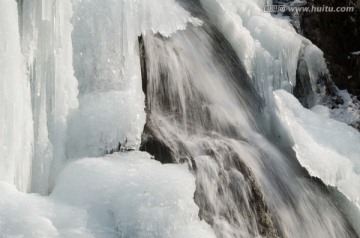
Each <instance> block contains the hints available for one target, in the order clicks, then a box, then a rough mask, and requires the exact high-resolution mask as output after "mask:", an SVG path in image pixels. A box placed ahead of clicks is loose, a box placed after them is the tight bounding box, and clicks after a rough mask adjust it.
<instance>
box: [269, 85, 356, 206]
mask: <svg viewBox="0 0 360 238" xmlns="http://www.w3.org/2000/svg"><path fill="white" fill-rule="evenodd" d="M274 94H275V99H276V105H277V107H278V112H277V113H278V115H279V118H280V119H281V121H282V125H284V127H285V128H286V129H287V131H288V133H289V134H290V136H291V138H292V140H293V143H294V144H293V148H294V150H295V152H296V155H297V156H296V157H297V158H298V160H299V162H300V163H301V165H302V166H304V167H305V168H306V169H307V171H309V173H310V175H312V176H315V177H318V178H320V179H321V180H322V181H323V182H324V183H325V184H327V185H330V186H333V187H336V188H337V189H338V190H339V191H341V192H342V193H344V194H345V195H346V196H347V197H348V198H349V199H350V200H351V201H353V202H354V203H355V204H356V205H357V206H358V208H359V209H360V159H359V158H360V133H359V132H358V131H357V130H355V129H354V128H352V127H350V126H348V125H346V124H345V123H341V122H338V121H336V120H333V119H330V118H327V117H325V116H323V115H319V114H316V113H314V112H312V111H310V110H308V109H305V108H303V107H302V106H301V104H300V103H299V101H298V100H297V99H296V98H295V97H294V96H292V95H291V94H289V93H287V92H285V91H281V90H279V91H275V92H274Z"/></svg>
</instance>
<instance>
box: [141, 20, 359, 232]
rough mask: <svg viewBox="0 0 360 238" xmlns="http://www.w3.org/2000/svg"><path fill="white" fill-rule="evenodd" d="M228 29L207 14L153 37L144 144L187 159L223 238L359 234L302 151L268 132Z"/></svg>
mask: <svg viewBox="0 0 360 238" xmlns="http://www.w3.org/2000/svg"><path fill="white" fill-rule="evenodd" d="M219 35H220V34H219V32H217V31H216V30H215V29H214V28H213V27H211V26H209V25H207V24H206V23H204V25H203V27H189V28H188V29H187V30H185V31H181V32H178V33H175V34H174V35H172V37H171V38H169V39H166V38H163V37H161V36H151V35H147V36H145V37H144V40H143V41H144V51H145V52H146V53H145V55H144V57H145V62H146V70H147V71H146V76H147V87H146V95H147V109H148V110H149V111H150V112H149V114H148V119H147V125H146V126H145V131H144V132H145V133H144V135H143V145H142V149H144V150H146V151H149V152H151V153H153V154H155V157H158V158H159V160H162V161H164V162H166V160H164V157H167V158H168V159H169V158H172V159H173V160H175V161H176V162H186V161H188V163H189V166H190V167H192V169H194V173H195V175H196V179H197V181H196V184H197V190H196V192H195V201H196V203H197V204H198V205H199V207H200V217H202V218H204V219H205V220H206V221H207V222H208V223H209V224H211V225H212V227H213V229H214V231H215V233H216V234H217V236H218V237H257V236H265V237H276V236H280V237H303V236H306V237H311V236H312V235H313V234H316V236H317V237H352V236H353V235H354V233H353V231H352V230H351V227H350V226H349V225H348V221H347V220H346V218H345V217H344V216H343V214H342V213H341V212H340V211H339V210H338V209H337V207H336V205H335V204H334V203H333V201H331V199H329V198H328V195H327V194H326V193H325V192H323V191H321V190H320V189H319V188H317V187H316V186H314V185H312V184H311V180H309V179H306V178H304V174H303V171H302V170H301V169H300V167H297V165H296V164H295V163H294V164H292V163H291V162H290V161H291V160H293V159H294V158H293V157H294V155H293V154H292V153H290V152H287V153H283V152H280V148H281V147H278V146H279V145H276V144H275V145H273V144H272V143H271V142H269V139H270V140H276V139H277V138H276V137H278V136H280V135H266V132H265V130H264V128H263V126H262V125H264V121H265V118H264V117H263V115H262V106H261V98H260V97H259V96H257V94H256V91H255V90H254V89H252V87H251V83H250V79H249V78H248V77H247V73H246V71H244V69H242V66H241V63H240V62H239V61H237V59H236V58H234V53H233V52H231V47H230V45H229V44H228V45H227V44H226V40H225V39H224V38H221V37H220V36H219ZM219 42H221V44H219ZM264 134H265V136H264ZM159 147H160V148H159ZM283 149H284V148H283Z"/></svg>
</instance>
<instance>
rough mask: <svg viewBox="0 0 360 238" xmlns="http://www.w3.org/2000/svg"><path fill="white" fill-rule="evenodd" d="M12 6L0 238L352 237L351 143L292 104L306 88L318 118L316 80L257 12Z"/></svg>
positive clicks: (206, 0)
mask: <svg viewBox="0 0 360 238" xmlns="http://www.w3.org/2000/svg"><path fill="white" fill-rule="evenodd" d="M17 2H18V5H16V2H15V1H14V0H0V7H1V8H0V9H1V10H0V13H1V14H0V18H1V20H2V22H1V23H0V33H1V34H0V54H1V59H0V80H1V82H0V92H1V94H0V99H1V100H0V128H1V131H0V211H1V214H0V237H14V236H25V237H30V238H31V237H34V238H39V237H106V238H109V237H164V238H165V237H166V238H167V237H179V238H183V237H206V238H210V237H215V236H217V237H276V236H279V237H304V236H306V237H357V235H356V233H355V231H354V229H355V230H356V229H357V232H358V234H359V232H360V231H359V228H358V215H359V213H358V212H357V211H358V210H357V209H358V206H359V203H358V201H357V196H358V194H359V192H358V191H359V190H358V186H359V185H358V184H356V182H354V181H358V179H359V175H358V165H359V163H358V161H357V160H356V156H357V155H358V154H360V152H359V151H358V149H357V148H354V146H352V145H351V143H352V142H354V141H355V143H357V142H359V143H360V136H359V134H358V132H356V131H354V130H350V129H349V128H348V127H346V126H345V125H343V124H341V123H339V124H337V123H333V122H332V121H331V120H330V119H327V118H320V119H319V118H318V115H316V114H314V113H312V112H310V111H308V110H306V109H304V108H302V107H301V105H299V104H298V102H297V101H296V100H295V99H294V98H293V97H292V96H291V95H290V94H289V92H292V91H293V89H294V87H295V85H296V83H297V82H296V75H297V74H301V75H303V76H304V77H303V79H304V80H308V81H309V82H307V83H308V85H309V89H308V92H307V93H306V95H304V96H305V101H306V103H307V104H308V106H309V107H310V106H312V105H314V104H317V103H320V102H321V101H322V98H323V97H324V95H323V93H324V88H323V87H322V86H321V85H318V84H317V83H316V82H317V78H318V76H319V74H322V73H326V71H327V69H326V65H325V63H324V59H323V57H322V53H321V51H320V50H319V49H318V48H317V47H316V46H314V45H312V44H311V42H310V41H308V40H307V39H304V38H302V37H301V36H299V35H298V34H296V32H295V31H294V29H293V27H292V26H291V25H290V24H289V22H288V21H287V20H286V19H282V18H279V17H272V16H271V15H270V14H267V13H263V12H262V11H261V5H262V4H264V1H260V0H257V1H251V0H241V1H232V0H224V1H218V0H200V1H196V0H194V1H187V0H182V1H178V2H176V1H173V0H154V1H139V0H131V1H130V0H129V1H127V0H18V1H17ZM17 6H18V9H17ZM190 12H191V14H192V15H193V16H192V15H191V14H190ZM18 26H19V27H18ZM18 28H19V31H17V29H18ZM138 37H139V38H138ZM141 73H142V75H141ZM141 79H142V81H141ZM141 83H143V84H141ZM142 89H143V90H144V92H145V95H144V93H143V92H142ZM276 89H285V90H287V91H288V92H285V91H277V92H275V94H273V90H276ZM145 100H146V103H145ZM287 102H289V103H287ZM290 102H294V103H293V104H294V105H291V103H290ZM145 107H146V113H145V112H144V108H145ZM305 114H306V118H305V119H304V117H303V115H305ZM145 117H146V118H145ZM304 121H306V123H304ZM319 121H321V122H326V125H328V127H321V123H318V122H319ZM145 122H146V124H145ZM144 124H145V127H144ZM304 124H305V125H304ZM313 125H316V127H321V128H322V129H324V128H325V129H328V128H331V125H334V128H333V131H334V133H333V134H334V135H336V136H341V137H342V139H343V141H345V143H347V145H346V146H344V145H343V144H342V143H337V142H336V141H335V140H328V139H327V138H326V136H328V135H333V134H332V133H322V132H321V130H320V129H319V130H311V127H312V126H313ZM296 131H299V132H301V133H298V134H297V133H296ZM141 134H142V135H141ZM342 134H344V135H342ZM324 135H325V136H324ZM141 137H142V138H141ZM304 138H305V139H304ZM274 141H275V142H274ZM308 141H313V143H314V145H315V146H312V145H310V144H309V143H307V142H308ZM140 142H141V143H142V144H141V145H140ZM139 146H140V149H142V150H146V151H148V152H150V153H151V154H153V155H155V159H157V160H159V161H161V162H173V163H176V164H170V165H169V164H167V165H161V164H160V163H159V162H157V161H155V160H152V159H151V157H150V155H149V154H147V153H145V152H138V151H132V152H124V151H127V150H134V149H135V150H137V149H138V148H139ZM291 147H293V150H292V148H291ZM319 148H320V149H319ZM344 148H346V151H344V150H345V149H344ZM294 151H295V152H296V153H294ZM316 151H323V152H324V151H325V152H327V153H325V155H326V156H330V157H331V158H333V159H334V160H335V162H337V163H338V166H336V168H335V167H333V166H329V165H327V166H328V167H327V168H329V169H328V170H327V171H323V170H321V168H319V164H321V163H323V162H325V160H324V154H323V153H322V154H321V155H317V156H311V155H312V154H313V155H314V154H315V153H316ZM115 152H120V153H115ZM307 152H309V153H307ZM106 153H115V154H113V155H108V156H105V154H106ZM334 155H335V156H334ZM99 156H105V157H99ZM88 157H91V158H88ZM94 157H97V158H94ZM312 157H315V158H316V161H315V162H316V163H314V161H312V159H313V158H312ZM297 160H298V161H297ZM298 162H300V164H301V165H302V166H304V167H305V168H306V170H307V171H306V170H305V169H303V168H301V166H300V165H299V163H298ZM330 168H331V169H330ZM308 172H309V173H310V175H312V176H316V177H318V178H320V179H321V180H322V181H323V182H324V183H325V184H328V185H330V186H334V187H335V186H337V188H334V189H333V190H335V192H334V191H333V190H332V191H331V192H329V191H328V189H327V188H326V187H324V185H323V184H321V183H320V182H318V181H317V182H314V180H312V179H311V178H310V176H309V175H308V174H309V173H308ZM336 189H338V190H339V191H340V192H342V193H343V194H344V197H342V198H341V199H342V200H341V199H340V200H337V199H335V198H334V196H338V195H339V194H340V193H339V192H338V191H337V190H336ZM18 190H20V191H21V192H19V191H18ZM28 191H29V192H36V193H40V194H42V195H48V193H49V191H50V194H49V196H42V197H41V196H38V195H36V194H25V193H22V192H28ZM194 194H195V196H194ZM340 195H341V194H340ZM194 200H195V201H194ZM195 203H196V204H195ZM337 203H340V204H341V206H340V207H338V206H337ZM344 204H345V205H344ZM349 204H350V205H351V206H350V205H349ZM345 213H346V214H345ZM69 217H72V219H69ZM205 221H206V222H205ZM19 224H21V226H19Z"/></svg>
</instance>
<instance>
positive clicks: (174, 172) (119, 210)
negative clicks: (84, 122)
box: [0, 152, 215, 238]
mask: <svg viewBox="0 0 360 238" xmlns="http://www.w3.org/2000/svg"><path fill="white" fill-rule="evenodd" d="M0 191H1V194H2V196H1V197H0V210H1V216H0V237H27V238H31V237H34V238H35V237H36V238H41V237H46V238H48V237H106V238H111V237H209V238H210V237H215V235H214V234H213V231H212V230H211V228H210V226H209V225H208V224H207V223H205V222H204V221H200V219H199V217H198V210H199V209H198V207H197V206H196V205H195V203H194V200H193V196H194V192H195V179H194V177H193V176H192V174H191V173H190V172H189V171H188V169H187V168H186V166H182V165H161V164H160V163H159V162H157V161H155V160H151V159H150V155H149V154H147V153H144V152H129V153H120V154H114V155H111V156H107V157H105V158H87V159H81V160H76V161H74V162H71V163H70V164H68V165H67V166H66V167H65V169H64V170H63V171H62V173H61V174H60V175H59V177H58V180H57V181H56V185H55V188H54V190H53V192H52V193H51V195H50V196H49V197H40V196H38V195H36V194H25V193H21V192H19V191H17V190H16V189H15V187H14V186H13V185H10V184H7V183H5V182H1V183H0ZM20 213H21V214H22V216H19V215H18V214H20ZM19 224H21V226H19Z"/></svg>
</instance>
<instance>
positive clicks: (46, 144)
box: [19, 0, 78, 194]
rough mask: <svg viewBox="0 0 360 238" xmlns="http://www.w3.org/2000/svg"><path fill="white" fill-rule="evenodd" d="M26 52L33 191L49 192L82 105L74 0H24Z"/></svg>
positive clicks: (23, 31) (22, 4)
mask: <svg viewBox="0 0 360 238" xmlns="http://www.w3.org/2000/svg"><path fill="white" fill-rule="evenodd" d="M19 8H20V9H19V13H20V14H21V15H20V19H21V23H22V24H21V25H20V29H21V33H22V52H23V54H24V56H25V59H26V63H27V69H28V70H27V77H28V80H29V81H30V83H31V103H32V111H33V115H34V129H35V130H34V139H35V141H34V157H33V163H32V174H33V179H32V191H34V192H39V193H42V194H46V193H47V192H48V188H49V184H51V183H52V182H53V181H54V178H55V177H56V175H57V174H58V172H59V170H60V169H61V167H62V163H63V162H64V160H65V158H66V153H65V146H64V141H65V138H66V128H67V118H68V115H69V114H70V113H71V111H73V110H74V109H76V108H77V106H78V100H77V95H78V89H77V80H76V78H75V77H74V71H73V66H72V52H73V50H72V42H71V32H72V25H71V23H70V17H71V16H72V4H71V0H65V1H63V0H62V1H57V0H54V1H52V0H46V1H41V0H29V1H20V2H19Z"/></svg>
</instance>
